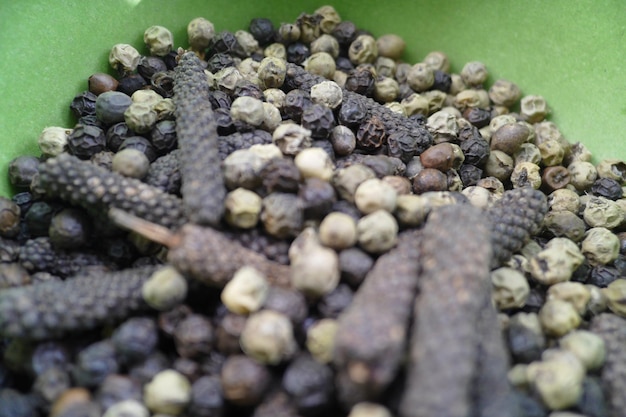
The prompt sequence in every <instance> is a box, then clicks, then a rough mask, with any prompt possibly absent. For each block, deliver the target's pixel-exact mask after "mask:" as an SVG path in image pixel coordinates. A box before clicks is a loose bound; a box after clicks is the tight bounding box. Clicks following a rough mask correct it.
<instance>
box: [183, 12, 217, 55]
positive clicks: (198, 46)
mask: <svg viewBox="0 0 626 417" xmlns="http://www.w3.org/2000/svg"><path fill="white" fill-rule="evenodd" d="M214 36H215V27H214V26H213V23H211V22H210V21H208V20H206V19H205V18H203V17H197V18H195V19H193V20H192V21H191V22H189V24H188V25H187V37H188V40H189V46H191V49H193V50H194V51H198V52H200V51H203V50H204V49H206V48H208V47H209V43H210V42H211V40H212V39H213V37H214Z"/></svg>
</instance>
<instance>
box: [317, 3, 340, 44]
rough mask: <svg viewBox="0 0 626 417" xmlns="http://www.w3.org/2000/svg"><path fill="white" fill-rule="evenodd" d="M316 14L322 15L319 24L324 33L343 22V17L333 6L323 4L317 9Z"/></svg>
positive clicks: (329, 31)
mask: <svg viewBox="0 0 626 417" xmlns="http://www.w3.org/2000/svg"><path fill="white" fill-rule="evenodd" d="M315 14H316V15H318V16H321V17H322V19H321V20H320V22H319V26H320V29H321V31H322V32H324V33H331V32H332V31H333V30H334V29H335V27H336V26H337V25H338V24H339V23H340V22H341V17H340V16H339V13H337V10H335V8H334V7H333V6H329V5H324V6H321V7H319V8H317V9H316V10H315ZM322 36H323V35H322Z"/></svg>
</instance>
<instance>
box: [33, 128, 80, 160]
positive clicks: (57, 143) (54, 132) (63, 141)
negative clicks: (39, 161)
mask: <svg viewBox="0 0 626 417" xmlns="http://www.w3.org/2000/svg"><path fill="white" fill-rule="evenodd" d="M70 133H72V130H71V129H66V128H64V127H55V126H53V127H46V128H45V129H44V130H43V131H42V132H41V134H40V135H39V139H38V142H37V143H38V144H39V150H41V153H42V154H43V155H46V156H57V155H59V154H60V153H62V152H63V151H64V150H65V147H66V146H67V138H68V136H69V134H70Z"/></svg>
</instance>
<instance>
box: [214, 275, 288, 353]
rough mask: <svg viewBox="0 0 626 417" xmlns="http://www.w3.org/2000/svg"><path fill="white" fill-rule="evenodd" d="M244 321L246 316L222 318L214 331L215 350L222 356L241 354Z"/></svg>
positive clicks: (236, 315) (232, 315)
mask: <svg viewBox="0 0 626 417" xmlns="http://www.w3.org/2000/svg"><path fill="white" fill-rule="evenodd" d="M279 288H280V287H279ZM246 320H247V317H246V316H242V315H240V314H234V313H228V314H226V315H225V316H224V317H222V319H221V320H220V322H219V324H218V326H217V330H216V337H217V350H219V351H220V352H221V353H223V354H224V355H235V354H238V353H241V346H239V337H240V336H241V332H242V331H243V328H244V327H245V325H246Z"/></svg>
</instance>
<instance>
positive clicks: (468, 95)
mask: <svg viewBox="0 0 626 417" xmlns="http://www.w3.org/2000/svg"><path fill="white" fill-rule="evenodd" d="M481 103H482V100H481V97H480V93H479V92H478V90H474V89H467V90H463V91H461V92H460V93H458V94H457V95H456V96H454V103H453V104H454V107H456V108H457V109H459V110H460V111H463V110H465V109H471V108H475V107H480V106H481Z"/></svg>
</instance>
